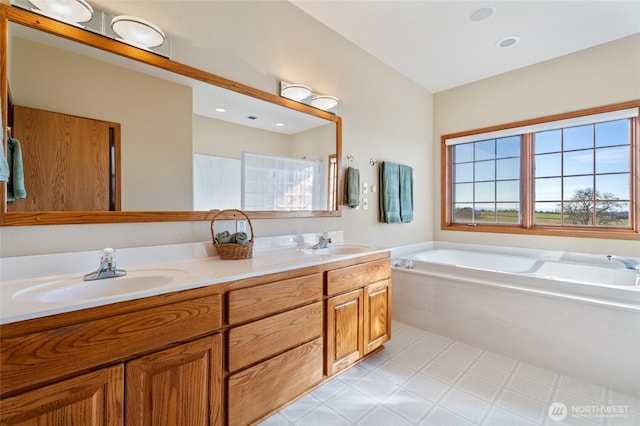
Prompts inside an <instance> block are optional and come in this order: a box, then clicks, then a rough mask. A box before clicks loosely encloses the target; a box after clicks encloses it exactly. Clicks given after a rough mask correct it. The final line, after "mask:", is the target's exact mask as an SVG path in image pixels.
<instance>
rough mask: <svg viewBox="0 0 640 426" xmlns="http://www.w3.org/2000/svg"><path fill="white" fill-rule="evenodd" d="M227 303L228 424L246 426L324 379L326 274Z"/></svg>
mask: <svg viewBox="0 0 640 426" xmlns="http://www.w3.org/2000/svg"><path fill="white" fill-rule="evenodd" d="M274 278H275V277H274ZM228 299H229V305H228V318H229V323H230V325H232V327H231V328H230V329H229V332H228V336H229V337H228V345H227V353H228V359H227V366H228V370H229V373H230V375H229V378H228V380H227V414H228V424H229V425H247V424H252V423H254V422H256V421H258V420H260V419H261V418H263V417H264V416H266V415H268V414H270V413H272V412H274V411H275V410H277V409H279V408H280V407H282V406H283V405H285V404H287V403H288V402H290V401H292V400H294V399H296V398H297V397H299V396H300V395H302V394H303V393H304V392H306V391H307V390H309V389H311V388H312V387H313V386H315V385H317V384H318V383H320V381H321V380H322V378H323V320H324V312H323V303H322V299H323V279H322V274H321V273H314V274H308V275H304V276H301V277H295V278H290V279H284V280H278V281H274V282H271V283H266V284H261V285H256V286H252V287H247V288H242V289H238V290H231V291H229V293H228ZM300 305H302V306H300Z"/></svg>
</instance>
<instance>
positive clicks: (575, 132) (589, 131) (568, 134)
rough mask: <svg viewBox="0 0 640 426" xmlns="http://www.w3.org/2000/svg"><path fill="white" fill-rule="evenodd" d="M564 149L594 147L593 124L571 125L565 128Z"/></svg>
mask: <svg viewBox="0 0 640 426" xmlns="http://www.w3.org/2000/svg"><path fill="white" fill-rule="evenodd" d="M563 138H564V140H563V146H562V149H564V150H565V151H569V150H572V149H584V148H592V147H593V125H592V124H588V125H586V126H578V127H569V128H566V129H563Z"/></svg>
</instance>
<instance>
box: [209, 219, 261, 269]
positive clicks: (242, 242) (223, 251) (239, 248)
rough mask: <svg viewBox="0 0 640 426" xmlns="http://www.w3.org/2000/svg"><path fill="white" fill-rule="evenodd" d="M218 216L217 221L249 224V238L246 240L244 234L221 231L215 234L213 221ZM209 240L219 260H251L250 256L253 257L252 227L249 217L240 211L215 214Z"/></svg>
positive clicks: (246, 237)
mask: <svg viewBox="0 0 640 426" xmlns="http://www.w3.org/2000/svg"><path fill="white" fill-rule="evenodd" d="M218 216H221V219H219V220H246V221H247V223H248V224H249V231H250V233H251V238H248V236H247V234H246V232H235V233H233V234H232V233H230V232H229V231H223V232H218V233H216V231H215V221H216V218H218ZM211 239H212V240H213V245H214V247H215V248H216V250H217V251H218V255H219V256H220V259H228V260H237V259H251V256H253V225H251V219H249V216H247V215H246V213H245V212H243V211H242V210H235V209H229V210H220V211H219V212H218V213H216V215H215V216H214V217H213V219H211Z"/></svg>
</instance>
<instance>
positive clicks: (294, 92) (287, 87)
mask: <svg viewBox="0 0 640 426" xmlns="http://www.w3.org/2000/svg"><path fill="white" fill-rule="evenodd" d="M312 93H313V92H312V91H311V88H310V87H309V86H305V85H304V84H288V83H284V82H283V83H282V86H281V88H280V95H281V96H284V97H285V98H289V99H291V100H294V101H298V102H301V101H303V100H305V99H307V98H308V97H309V96H311V94H312Z"/></svg>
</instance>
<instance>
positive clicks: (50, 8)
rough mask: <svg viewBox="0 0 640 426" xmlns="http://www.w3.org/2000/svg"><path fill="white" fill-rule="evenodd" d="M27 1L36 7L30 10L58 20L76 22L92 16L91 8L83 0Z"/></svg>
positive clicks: (86, 20)
mask: <svg viewBox="0 0 640 426" xmlns="http://www.w3.org/2000/svg"><path fill="white" fill-rule="evenodd" d="M29 3H31V4H32V5H33V6H35V8H36V9H32V11H34V12H36V13H40V14H42V15H46V16H49V17H51V18H53V19H57V20H59V21H64V22H68V23H72V24H78V23H80V22H88V21H90V20H91V18H93V8H92V7H91V6H90V5H89V3H87V2H86V1H84V0H29Z"/></svg>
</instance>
